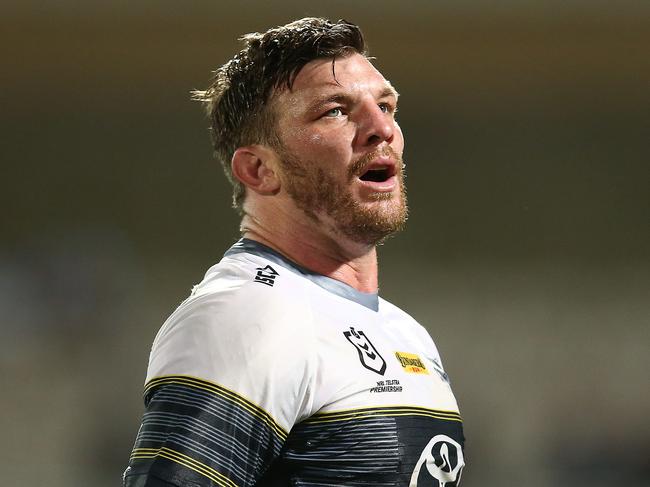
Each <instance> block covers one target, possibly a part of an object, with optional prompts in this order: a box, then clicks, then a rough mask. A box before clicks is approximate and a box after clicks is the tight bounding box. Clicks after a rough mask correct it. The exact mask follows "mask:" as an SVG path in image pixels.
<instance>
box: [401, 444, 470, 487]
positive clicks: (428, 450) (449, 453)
mask: <svg viewBox="0 0 650 487" xmlns="http://www.w3.org/2000/svg"><path fill="white" fill-rule="evenodd" d="M464 466H465V459H464V458H463V449H462V447H461V446H460V445H459V444H458V443H457V442H456V441H454V440H452V439H451V438H449V437H448V436H446V435H436V436H434V437H433V438H431V440H429V443H427V446H425V447H424V450H423V451H422V454H421V455H420V459H419V460H418V462H417V463H416V464H415V469H414V470H413V474H412V475H411V482H409V487H418V486H425V485H426V486H431V487H457V486H458V485H459V484H460V476H461V473H462V471H463V467H464ZM422 467H426V468H425V469H424V470H423V469H422ZM420 477H423V478H422V479H420ZM431 478H433V479H435V481H436V483H433V484H432V483H431Z"/></svg>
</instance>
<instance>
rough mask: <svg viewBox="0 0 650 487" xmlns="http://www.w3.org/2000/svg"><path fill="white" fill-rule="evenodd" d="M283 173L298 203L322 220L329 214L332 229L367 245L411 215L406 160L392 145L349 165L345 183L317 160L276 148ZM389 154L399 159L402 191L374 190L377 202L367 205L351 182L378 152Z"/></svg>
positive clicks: (394, 229) (397, 176)
mask: <svg viewBox="0 0 650 487" xmlns="http://www.w3.org/2000/svg"><path fill="white" fill-rule="evenodd" d="M276 150H277V151H278V153H279V155H280V158H281V161H282V167H283V169H284V173H285V175H286V177H285V178H283V179H284V181H283V184H284V186H285V189H286V190H287V193H288V194H289V195H290V196H291V198H292V199H293V201H294V202H295V204H296V206H297V207H298V208H300V209H301V210H302V211H304V212H305V214H306V215H307V216H308V217H309V218H311V219H312V220H314V221H316V222H317V223H319V224H323V223H324V221H323V218H322V216H321V215H325V216H327V217H329V220H330V221H331V222H332V227H333V229H334V230H335V231H336V232H338V233H340V234H341V235H343V236H345V237H347V238H349V239H350V240H352V241H354V242H357V243H361V244H367V245H376V244H379V243H381V242H382V241H383V240H384V239H385V238H386V237H388V236H390V235H392V234H394V233H396V232H398V231H399V230H402V229H403V228H404V224H405V223H406V219H407V216H408V207H407V201H406V188H405V186H404V164H403V161H402V157H401V156H400V155H399V154H397V153H396V152H395V151H394V150H393V149H392V148H390V147H388V148H386V149H384V150H378V151H374V152H371V153H369V154H367V155H365V156H363V157H362V158H360V159H359V160H357V161H355V162H354V163H353V164H351V165H350V167H349V168H348V174H347V181H346V182H347V184H346V185H342V184H341V183H340V182H339V181H337V180H336V179H335V178H334V177H333V176H332V175H331V174H330V173H328V172H327V171H326V170H325V169H324V168H323V167H321V166H320V165H319V164H318V163H315V162H314V161H301V160H300V159H299V158H298V157H296V156H295V155H294V154H292V153H291V152H290V151H288V150H287V149H286V147H279V148H276ZM379 155H389V156H390V157H392V158H393V159H394V160H395V161H396V166H397V170H396V174H395V177H396V178H397V179H398V182H399V193H398V195H397V196H396V195H395V194H394V193H392V192H391V193H373V194H372V195H371V197H372V198H373V199H374V200H375V202H376V204H372V205H364V204H362V203H361V202H359V201H357V200H355V198H354V196H353V194H352V192H351V190H350V185H351V184H352V182H353V181H354V179H355V178H357V177H358V176H359V175H360V174H362V173H363V172H364V168H365V167H366V166H367V165H368V164H369V163H370V162H371V161H372V160H374V159H375V158H377V156H379Z"/></svg>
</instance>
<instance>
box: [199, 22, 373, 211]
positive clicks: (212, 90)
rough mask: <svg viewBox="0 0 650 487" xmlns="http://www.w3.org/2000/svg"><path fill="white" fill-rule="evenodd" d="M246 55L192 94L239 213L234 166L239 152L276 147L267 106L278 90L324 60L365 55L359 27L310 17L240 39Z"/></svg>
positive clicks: (241, 191) (240, 188) (239, 194)
mask: <svg viewBox="0 0 650 487" xmlns="http://www.w3.org/2000/svg"><path fill="white" fill-rule="evenodd" d="M241 40H242V41H243V42H244V46H245V47H244V49H242V50H241V51H240V52H239V53H238V54H237V55H235V57H233V58H232V59H231V60H230V61H228V62H227V63H226V64H224V65H223V66H221V67H220V68H219V69H218V70H217V71H216V72H215V75H214V78H213V80H212V84H211V85H210V87H209V88H208V89H207V90H205V91H194V92H193V98H194V99H195V100H198V101H200V102H203V103H204V105H205V107H206V110H207V112H208V115H209V117H210V132H211V135H212V142H213V146H214V154H215V157H216V158H217V159H218V160H219V161H220V162H221V164H222V165H223V168H224V172H225V173H226V176H227V177H228V179H229V180H230V182H231V183H232V185H233V207H234V208H238V209H240V211H241V206H242V203H243V199H244V195H245V188H244V186H243V185H242V184H241V182H239V181H237V180H236V179H235V178H234V177H233V174H232V170H231V167H230V161H231V159H232V155H233V154H234V152H235V150H237V148H238V147H243V146H246V145H250V144H260V143H265V144H269V145H271V146H272V147H277V144H278V142H279V141H278V140H277V135H276V130H275V116H274V113H273V110H271V109H270V104H269V100H270V97H271V96H272V94H273V92H274V91H275V90H276V89H281V88H283V87H286V88H287V89H291V87H292V84H293V81H294V80H295V78H296V76H297V75H298V73H299V72H300V70H301V69H302V68H303V67H304V66H305V65H306V64H307V63H309V62H310V61H313V60H315V59H320V58H332V59H336V58H337V57H341V56H346V55H348V54H351V53H354V52H356V53H359V54H363V55H366V47H365V41H364V38H363V34H362V33H361V30H360V29H359V27H358V26H356V25H354V24H351V23H349V22H347V21H345V20H338V21H337V22H331V21H329V20H327V19H322V18H313V17H308V18H304V19H300V20H296V21H295V22H291V23H289V24H286V25H283V26H280V27H275V28H273V29H269V30H267V31H266V32H264V33H259V32H254V33H252V34H247V35H245V36H243V37H242V38H241Z"/></svg>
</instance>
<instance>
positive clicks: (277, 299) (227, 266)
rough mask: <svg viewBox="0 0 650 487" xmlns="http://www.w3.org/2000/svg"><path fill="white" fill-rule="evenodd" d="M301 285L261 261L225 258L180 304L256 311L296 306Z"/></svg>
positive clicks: (249, 256) (247, 256)
mask: <svg viewBox="0 0 650 487" xmlns="http://www.w3.org/2000/svg"><path fill="white" fill-rule="evenodd" d="M302 284H303V283H301V282H300V278H299V276H296V275H295V274H293V273H292V272H291V271H289V270H288V269H286V268H284V267H282V266H280V265H278V264H277V263H275V262H271V261H269V260H267V259H265V258H264V257H260V256H257V255H252V254H235V255H227V256H225V257H224V258H223V259H222V260H221V261H220V262H219V263H217V264H215V265H214V266H212V267H211V268H210V269H208V271H207V273H206V275H205V277H204V279H203V280H202V281H201V282H200V283H199V284H197V285H196V286H194V288H193V289H192V293H191V294H190V296H189V297H188V298H187V299H186V300H185V302H184V303H183V304H184V305H186V306H188V305H191V304H193V303H199V304H200V303H208V302H213V303H214V302H218V303H219V305H220V306H223V307H224V308H229V307H237V306H240V305H242V304H248V305H249V306H253V305H256V306H255V307H257V308H259V307H260V306H269V305H273V306H277V305H285V304H287V303H290V304H292V305H294V306H297V305H299V303H300V302H301V300H299V299H296V298H297V297H298V296H299V295H300V294H301V293H302V292H303V286H302Z"/></svg>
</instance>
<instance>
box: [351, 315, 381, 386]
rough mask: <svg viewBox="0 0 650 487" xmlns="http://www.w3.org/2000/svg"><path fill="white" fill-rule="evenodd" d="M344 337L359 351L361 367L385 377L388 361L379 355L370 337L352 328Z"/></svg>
mask: <svg viewBox="0 0 650 487" xmlns="http://www.w3.org/2000/svg"><path fill="white" fill-rule="evenodd" d="M343 335H345V338H347V339H348V341H349V342H350V343H351V344H352V345H354V348H356V349H357V353H358V354H359V360H361V365H363V366H364V367H365V368H366V369H368V370H372V371H373V372H376V373H378V374H379V375H384V372H386V361H385V360H384V358H383V357H382V356H381V355H380V354H379V352H378V351H377V349H376V348H375V346H374V345H373V344H372V343H371V342H370V340H368V337H367V336H366V334H365V333H364V332H362V331H361V330H355V329H354V327H353V326H351V327H350V331H344V332H343Z"/></svg>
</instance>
